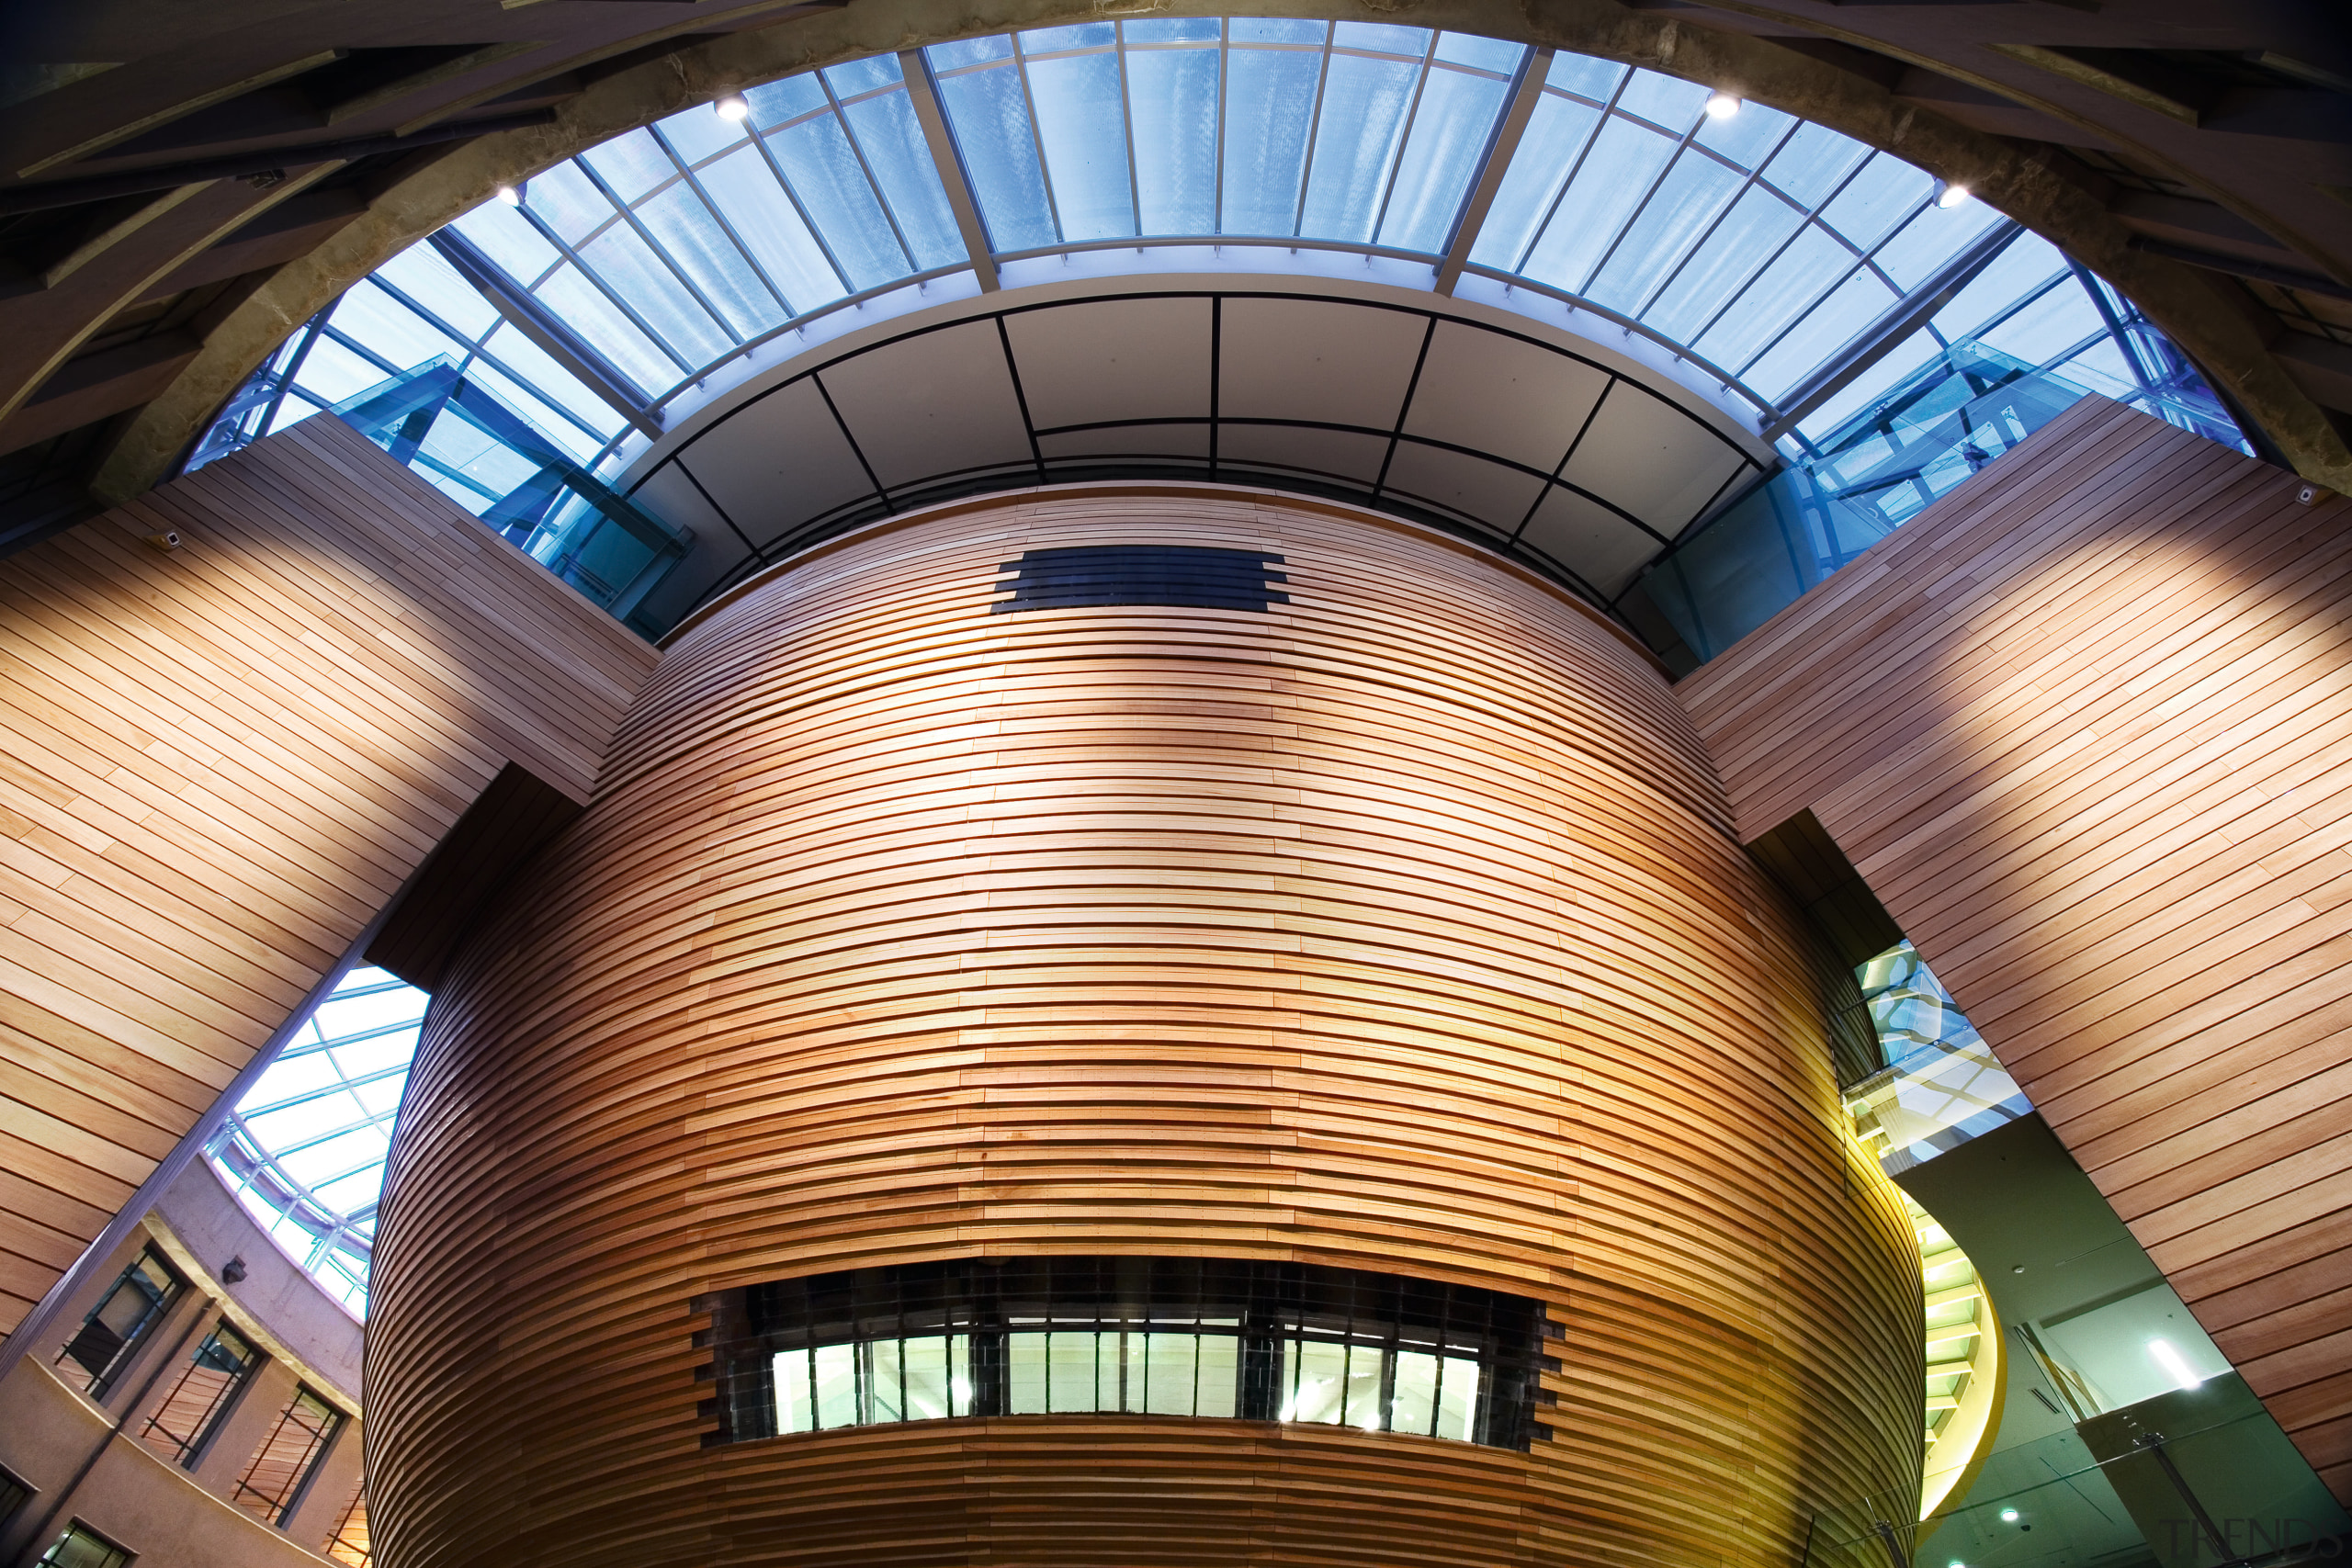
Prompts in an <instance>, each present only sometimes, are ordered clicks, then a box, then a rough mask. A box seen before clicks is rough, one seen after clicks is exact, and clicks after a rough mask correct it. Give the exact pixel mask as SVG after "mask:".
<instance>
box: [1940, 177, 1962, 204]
mask: <svg viewBox="0 0 2352 1568" xmlns="http://www.w3.org/2000/svg"><path fill="white" fill-rule="evenodd" d="M1967 199H1968V187H1967V186H1955V185H1946V184H1945V183H1944V182H1943V181H1941V180H1938V181H1937V182H1936V205H1937V206H1938V207H1944V208H1951V207H1958V206H1960V205H1961V204H1962V202H1965V201H1966V200H1967Z"/></svg>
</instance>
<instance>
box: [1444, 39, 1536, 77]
mask: <svg viewBox="0 0 2352 1568" xmlns="http://www.w3.org/2000/svg"><path fill="white" fill-rule="evenodd" d="M1437 58H1438V59H1440V60H1442V61H1443V62H1446V63H1447V64H1448V65H1469V66H1475V67H1476V68H1477V69H1478V70H1480V71H1498V72H1500V73H1503V74H1504V75H1506V76H1508V75H1510V73H1512V72H1514V71H1516V70H1518V69H1519V62H1521V61H1522V60H1524V59H1526V58H1527V50H1526V48H1525V46H1523V45H1521V44H1516V43H1507V42H1505V41H1504V40H1503V39H1498V38H1480V37H1479V36H1478V35H1477V34H1476V33H1440V34H1438V35H1437Z"/></svg>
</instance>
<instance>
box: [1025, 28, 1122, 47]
mask: <svg viewBox="0 0 2352 1568" xmlns="http://www.w3.org/2000/svg"><path fill="white" fill-rule="evenodd" d="M1118 39H1119V30H1118V27H1117V25H1116V24H1115V23H1112V22H1080V23H1079V24H1078V25H1077V26H1075V27H1069V28H1035V29H1033V30H1031V31H1029V32H1025V33H1023V34H1022V35H1021V48H1022V50H1023V52H1024V53H1028V54H1043V53H1046V51H1049V50H1057V49H1100V48H1102V47H1103V46H1104V45H1105V44H1112V43H1116V42H1117V41H1118Z"/></svg>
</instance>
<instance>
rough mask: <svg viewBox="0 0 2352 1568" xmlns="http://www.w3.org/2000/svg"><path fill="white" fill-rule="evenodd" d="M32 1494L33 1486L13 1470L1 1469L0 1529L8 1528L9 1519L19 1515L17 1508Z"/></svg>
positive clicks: (23, 1504)
mask: <svg viewBox="0 0 2352 1568" xmlns="http://www.w3.org/2000/svg"><path fill="white" fill-rule="evenodd" d="M31 1495H33V1489H32V1487H31V1486H30V1485H29V1484H28V1483H26V1482H24V1481H23V1480H21V1479H19V1478H18V1477H17V1475H16V1474H15V1473H14V1472H11V1471H6V1470H0V1529H6V1528H7V1525H8V1521H9V1520H10V1519H13V1518H15V1517H17V1509H19V1508H21V1507H23V1506H25V1500H26V1499H27V1498H28V1497H30V1496H31Z"/></svg>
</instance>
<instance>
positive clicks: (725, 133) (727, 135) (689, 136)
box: [660, 100, 751, 164]
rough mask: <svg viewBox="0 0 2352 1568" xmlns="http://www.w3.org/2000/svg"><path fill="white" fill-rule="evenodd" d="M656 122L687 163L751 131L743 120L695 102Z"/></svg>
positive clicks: (718, 150)
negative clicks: (690, 106) (688, 107)
mask: <svg viewBox="0 0 2352 1568" xmlns="http://www.w3.org/2000/svg"><path fill="white" fill-rule="evenodd" d="M747 101H748V100H747ZM660 123H661V126H662V137H663V139H664V140H665V141H668V142H669V143H670V145H671V146H673V147H674V148H676V149H677V150H678V156H679V157H681V158H684V160H685V161H686V162H687V163H689V164H699V163H701V162H702V161H703V160H704V159H705V158H715V157H717V156H718V154H719V153H721V152H726V151H727V150H728V149H729V147H732V146H734V145H735V144H736V143H737V142H739V141H742V140H743V139H744V138H745V137H747V136H749V135H750V134H751V130H750V129H749V127H748V126H747V125H746V123H745V122H743V121H741V120H732V119H729V118H726V117H725V116H723V115H721V114H720V113H719V112H718V110H717V109H715V108H713V107H711V106H710V105H708V104H696V105H695V107H692V108H690V109H686V110H684V111H683V112H681V113H678V114H673V115H672V116H671V117H670V118H668V119H665V120H662V121H661V122H660Z"/></svg>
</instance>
